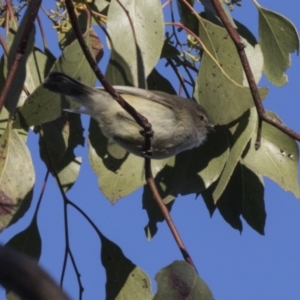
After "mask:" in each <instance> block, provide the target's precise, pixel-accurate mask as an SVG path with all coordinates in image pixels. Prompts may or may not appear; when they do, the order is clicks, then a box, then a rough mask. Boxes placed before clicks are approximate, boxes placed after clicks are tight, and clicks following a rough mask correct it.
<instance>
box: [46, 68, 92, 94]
mask: <svg viewBox="0 0 300 300" xmlns="http://www.w3.org/2000/svg"><path fill="white" fill-rule="evenodd" d="M43 87H44V88H46V89H48V90H49V91H51V92H54V93H59V94H62V95H66V96H70V97H75V98H81V96H87V95H91V94H92V93H93V90H94V89H93V88H91V87H89V86H87V85H85V84H82V83H81V82H79V81H77V80H75V79H73V78H71V77H69V76H67V75H65V74H63V73H60V72H52V73H50V74H49V76H48V77H47V78H46V80H45V81H44V83H43Z"/></svg>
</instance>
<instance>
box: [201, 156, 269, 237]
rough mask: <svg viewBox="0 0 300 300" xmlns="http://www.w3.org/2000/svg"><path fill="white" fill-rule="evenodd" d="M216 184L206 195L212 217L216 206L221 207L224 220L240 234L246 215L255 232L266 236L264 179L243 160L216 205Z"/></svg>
mask: <svg viewBox="0 0 300 300" xmlns="http://www.w3.org/2000/svg"><path fill="white" fill-rule="evenodd" d="M216 185H217V182H216V183H214V184H212V185H211V186H210V187H209V188H208V189H207V190H205V191H204V192H203V193H202V196H203V199H204V201H205V203H206V205H207V206H208V209H209V212H210V214H211V215H212V213H213V211H214V209H213V207H217V208H218V210H219V212H220V214H221V215H222V217H223V218H224V220H225V221H226V222H227V223H228V224H230V225H231V226H232V227H233V228H234V229H237V230H239V231H240V232H242V229H243V224H242V222H241V219H240V217H241V216H243V217H244V219H245V220H246V221H247V223H248V224H249V225H250V226H251V227H252V228H253V229H254V230H256V231H257V232H258V233H260V234H264V226H265V222H266V212H265V205H264V198H263V196H264V186H263V182H262V178H261V176H260V175H258V174H256V173H255V172H254V171H252V170H251V169H248V168H247V167H246V166H245V165H244V164H243V161H241V162H239V163H238V164H237V165H236V167H235V169H234V171H233V173H232V175H231V177H230V179H229V182H228V184H227V186H226V188H225V190H224V191H223V193H222V195H221V197H220V198H219V200H218V202H217V204H216V205H215V204H214V199H213V196H212V195H213V192H214V189H215V187H216Z"/></svg>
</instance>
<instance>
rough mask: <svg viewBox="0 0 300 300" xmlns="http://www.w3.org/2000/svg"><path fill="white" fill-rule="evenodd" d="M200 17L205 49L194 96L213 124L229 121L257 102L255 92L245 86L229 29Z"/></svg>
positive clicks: (262, 97) (265, 93) (264, 91)
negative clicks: (253, 93)
mask: <svg viewBox="0 0 300 300" xmlns="http://www.w3.org/2000/svg"><path fill="white" fill-rule="evenodd" d="M200 20H201V22H200V23H199V24H200V36H201V40H202V41H203V43H204V44H205V47H206V51H204V53H203V57H202V61H201V66H200V70H199V74H198V79H197V86H196V89H195V93H194V97H195V98H196V99H197V101H198V102H199V103H200V104H201V105H202V106H203V107H204V109H205V110H206V112H207V114H208V116H209V117H210V120H211V122H212V123H213V124H215V125H216V124H220V125H222V124H228V123H230V122H232V121H233V120H235V119H237V118H239V117H240V116H241V115H242V114H243V113H244V112H245V111H247V110H248V109H249V108H251V107H253V106H254V103H253V99H252V95H251V93H250V90H249V88H247V87H244V86H243V78H244V75H243V69H242V65H241V62H240V59H239V56H238V53H237V50H236V48H235V46H234V44H233V42H232V40H231V38H230V37H229V35H228V33H227V31H226V30H225V29H224V28H222V27H220V26H217V25H215V24H213V23H211V22H209V21H207V20H204V19H203V18H200ZM249 47H250V45H249ZM216 62H218V65H217V64H216ZM260 95H261V99H264V98H265V97H266V95H267V89H266V88H261V89H260Z"/></svg>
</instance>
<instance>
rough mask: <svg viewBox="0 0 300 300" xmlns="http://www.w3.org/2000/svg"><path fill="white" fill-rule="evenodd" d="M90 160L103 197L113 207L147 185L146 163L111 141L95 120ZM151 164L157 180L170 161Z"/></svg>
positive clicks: (91, 129)
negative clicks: (157, 176)
mask: <svg viewBox="0 0 300 300" xmlns="http://www.w3.org/2000/svg"><path fill="white" fill-rule="evenodd" d="M89 159H90V163H91V166H92V168H93V170H94V172H95V173H96V175H97V176H98V184H99V187H100V189H101V191H102V193H103V194H104V195H105V197H106V198H107V199H108V200H109V201H110V202H112V203H115V202H116V201H117V200H118V199H120V198H121V197H125V196H127V195H128V194H130V193H132V192H133V191H135V190H136V189H138V188H139V187H141V186H143V185H144V184H145V179H144V159H143V158H141V157H138V156H135V155H133V154H129V153H128V152H126V151H125V150H124V149H123V148H121V147H120V146H119V145H117V144H116V143H114V142H113V141H110V140H108V139H107V138H106V137H105V136H104V135H103V134H102V132H101V130H100V128H99V126H98V124H97V123H96V122H95V121H94V120H91V123H90V128H89ZM151 162H152V172H153V176H155V175H156V174H157V173H158V172H159V171H160V170H161V169H162V168H163V167H164V166H165V164H166V163H167V159H161V160H152V161H151Z"/></svg>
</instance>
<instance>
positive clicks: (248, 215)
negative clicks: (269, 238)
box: [241, 162, 267, 235]
mask: <svg viewBox="0 0 300 300" xmlns="http://www.w3.org/2000/svg"><path fill="white" fill-rule="evenodd" d="M241 163H242V176H243V179H244V198H243V209H242V216H243V218H244V219H245V221H246V222H247V223H248V224H249V226H251V227H252V228H253V229H254V230H256V231H257V232H258V233H260V234H262V235H264V232H265V224H266V217H267V214H266V210H265V201H264V183H263V178H262V176H260V175H257V174H255V172H253V171H252V170H250V169H248V168H247V167H246V166H245V165H243V162H241Z"/></svg>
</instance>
